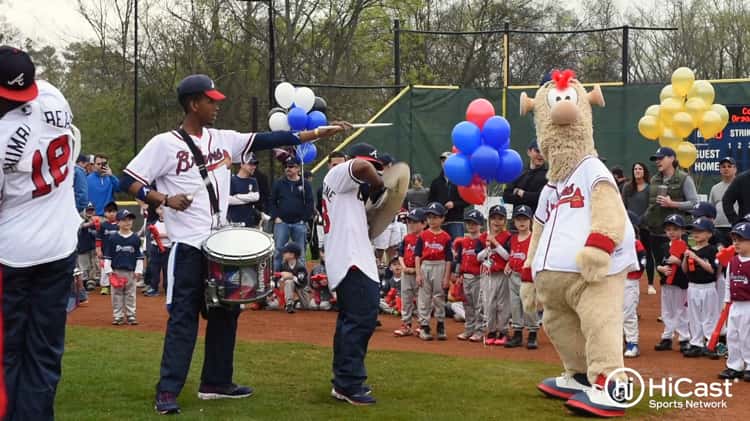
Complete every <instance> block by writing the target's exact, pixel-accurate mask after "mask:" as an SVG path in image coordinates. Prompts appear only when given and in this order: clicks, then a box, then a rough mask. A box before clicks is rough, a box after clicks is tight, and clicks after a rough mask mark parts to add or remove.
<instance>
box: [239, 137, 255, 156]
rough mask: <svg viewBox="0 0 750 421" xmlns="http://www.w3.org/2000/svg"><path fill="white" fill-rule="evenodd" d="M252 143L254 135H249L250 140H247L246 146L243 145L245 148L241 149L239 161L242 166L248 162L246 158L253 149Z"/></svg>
mask: <svg viewBox="0 0 750 421" xmlns="http://www.w3.org/2000/svg"><path fill="white" fill-rule="evenodd" d="M253 142H255V133H251V134H250V138H249V139H248V140H247V144H246V145H245V148H244V149H242V154H241V156H240V161H241V162H242V163H243V164H246V163H247V161H248V157H249V156H250V149H252V147H253Z"/></svg>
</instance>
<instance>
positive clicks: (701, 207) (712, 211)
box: [690, 202, 716, 219]
mask: <svg viewBox="0 0 750 421" xmlns="http://www.w3.org/2000/svg"><path fill="white" fill-rule="evenodd" d="M690 213H691V214H692V215H693V216H694V217H696V218H699V217H701V216H706V217H709V218H711V219H716V206H714V205H712V204H710V203H708V202H698V203H696V204H695V206H694V207H693V209H691V210H690Z"/></svg>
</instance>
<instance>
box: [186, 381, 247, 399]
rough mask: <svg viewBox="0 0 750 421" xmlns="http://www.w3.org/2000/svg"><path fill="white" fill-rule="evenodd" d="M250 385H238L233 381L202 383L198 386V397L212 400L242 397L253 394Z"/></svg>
mask: <svg viewBox="0 0 750 421" xmlns="http://www.w3.org/2000/svg"><path fill="white" fill-rule="evenodd" d="M254 392H255V390H253V388H252V387H249V386H239V385H236V384H234V383H232V384H227V385H223V386H217V385H210V384H202V385H201V386H200V388H198V399H202V400H204V401H206V400H212V399H242V398H248V397H250V396H253V393H254Z"/></svg>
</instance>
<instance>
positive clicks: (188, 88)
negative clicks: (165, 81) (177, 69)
mask: <svg viewBox="0 0 750 421" xmlns="http://www.w3.org/2000/svg"><path fill="white" fill-rule="evenodd" d="M198 93H202V94H204V95H206V96H207V97H209V98H211V99H213V100H214V101H223V100H224V99H226V97H225V96H224V94H222V93H221V92H219V91H218V90H217V89H216V85H215V84H214V81H213V80H211V78H210V77H208V76H206V75H200V74H198V75H190V76H188V77H186V78H185V79H182V81H181V82H180V84H179V85H177V97H178V98H181V97H183V96H185V95H191V94H198Z"/></svg>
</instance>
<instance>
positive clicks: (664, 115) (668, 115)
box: [659, 98, 683, 127]
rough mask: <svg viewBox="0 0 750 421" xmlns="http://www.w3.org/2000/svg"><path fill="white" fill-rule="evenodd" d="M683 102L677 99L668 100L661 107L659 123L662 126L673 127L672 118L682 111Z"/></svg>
mask: <svg viewBox="0 0 750 421" xmlns="http://www.w3.org/2000/svg"><path fill="white" fill-rule="evenodd" d="M682 106H683V104H682V101H680V100H679V99H677V98H667V99H665V100H664V101H662V102H661V106H660V107H659V121H661V124H662V126H666V127H672V117H674V115H675V114H677V113H679V112H680V111H682Z"/></svg>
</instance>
